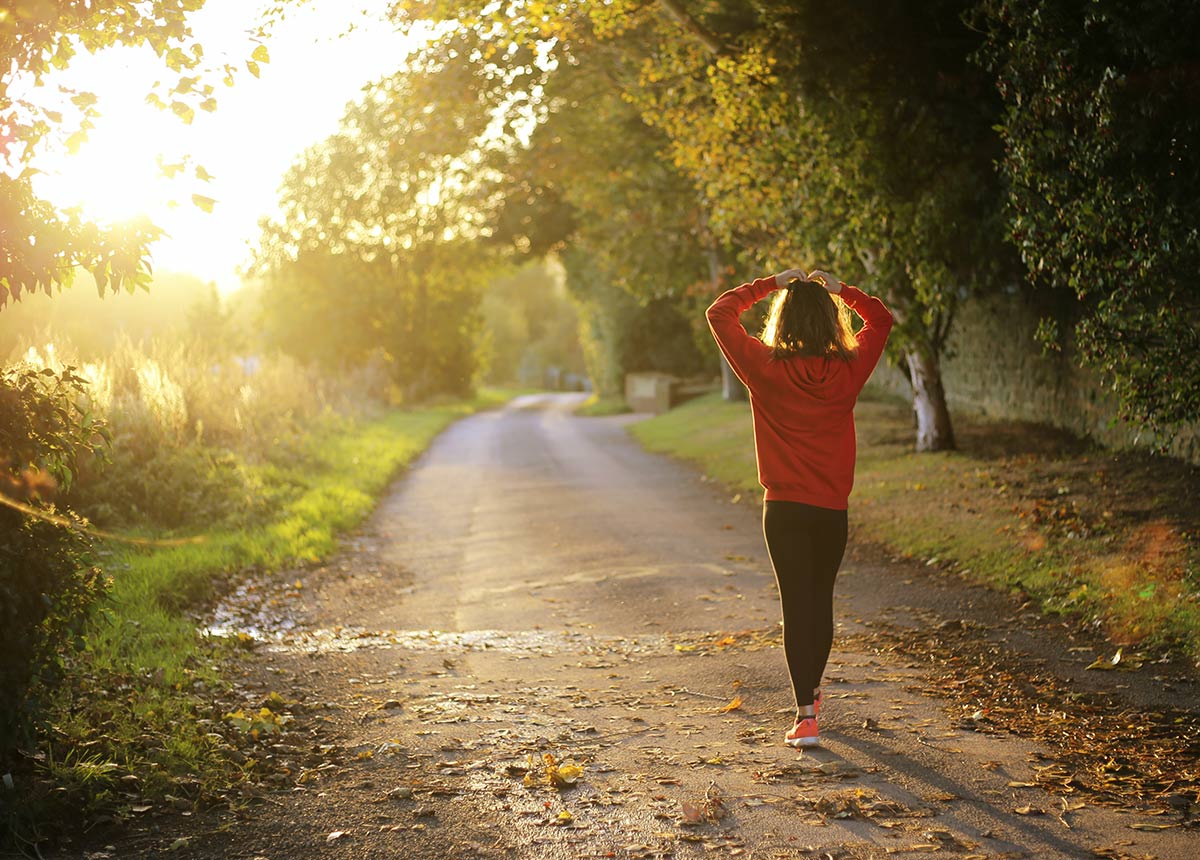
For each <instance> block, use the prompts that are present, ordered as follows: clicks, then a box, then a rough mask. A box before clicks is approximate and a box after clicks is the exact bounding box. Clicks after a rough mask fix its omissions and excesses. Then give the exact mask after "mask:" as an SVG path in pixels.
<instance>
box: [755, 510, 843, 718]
mask: <svg viewBox="0 0 1200 860" xmlns="http://www.w3.org/2000/svg"><path fill="white" fill-rule="evenodd" d="M846 528H847V520H846V512H845V511H835V510H831V509H830V508H818V507H814V506H813V505H805V504H801V503H800V502H777V501H770V502H767V503H766V504H765V505H764V506H763V535H764V536H765V537H766V539H767V552H768V553H769V554H770V556H771V566H772V567H774V568H775V581H776V582H778V583H779V602H780V604H781V606H782V607H783V653H784V656H785V657H786V658H787V665H788V673H789V674H790V675H791V676H792V692H793V693H794V694H795V696H796V706H797V708H799V707H802V706H804V705H811V704H812V703H813V690H814V689H815V688H816V687H819V686H820V685H821V676H822V675H824V674H825V664H826V662H828V660H829V651H830V649H831V648H832V647H833V583H834V581H835V580H836V579H837V572H838V567H839V566H840V565H841V563H842V555H843V554H844V553H845V551H846Z"/></svg>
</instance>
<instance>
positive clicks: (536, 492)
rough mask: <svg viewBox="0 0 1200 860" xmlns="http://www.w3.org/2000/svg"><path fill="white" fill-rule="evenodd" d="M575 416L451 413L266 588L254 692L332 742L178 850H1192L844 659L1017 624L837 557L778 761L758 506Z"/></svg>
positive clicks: (916, 578)
mask: <svg viewBox="0 0 1200 860" xmlns="http://www.w3.org/2000/svg"><path fill="white" fill-rule="evenodd" d="M576 402H577V399H575V398H572V397H570V396H550V395H544V396H533V397H526V398H522V399H519V400H517V401H514V402H513V403H512V404H511V405H510V406H509V407H508V408H506V409H503V410H500V411H495V412H490V413H485V414H480V415H477V416H475V417H472V418H469V419H466V420H463V421H461V422H459V423H457V424H455V425H454V426H452V427H451V428H450V429H449V430H448V431H447V432H446V433H445V434H443V435H442V436H441V437H440V438H439V439H438V440H437V441H436V443H435V444H434V445H433V447H432V448H431V449H430V450H429V451H428V452H427V453H426V455H425V456H423V457H422V458H421V459H420V460H419V461H418V462H417V463H416V464H415V465H414V467H413V468H412V469H411V470H410V472H409V473H408V474H407V475H406V476H405V477H403V478H402V479H401V480H400V481H399V482H398V483H397V485H396V486H395V488H394V490H393V492H392V493H391V494H390V495H389V496H388V497H387V499H386V500H385V501H384V502H383V504H382V505H381V506H380V508H379V509H378V511H377V513H376V514H375V516H374V517H373V518H372V519H371V521H370V522H369V523H368V524H367V526H366V527H365V528H364V529H363V530H362V531H361V532H359V533H358V534H356V535H355V536H354V537H352V538H351V539H350V540H349V541H348V542H347V545H346V548H345V550H344V552H343V553H342V554H341V555H340V556H339V557H338V558H336V559H334V560H333V561H332V562H331V563H330V564H329V565H328V566H326V567H325V568H323V569H321V570H319V571H312V572H309V573H306V574H304V576H305V577H306V581H305V582H304V583H303V588H302V589H300V590H299V593H298V595H297V594H296V593H293V594H291V595H290V596H287V595H283V596H281V597H280V598H279V599H280V600H282V601H283V602H284V605H286V606H287V607H289V609H288V611H289V612H291V613H293V614H294V615H295V618H296V620H297V622H298V623H297V625H296V626H295V627H294V628H293V629H291V630H289V631H287V632H286V633H284V634H282V635H280V636H277V637H276V638H275V639H273V640H272V641H271V643H270V644H268V645H266V646H264V647H263V648H262V649H261V650H260V652H259V654H258V655H257V657H256V660H257V662H256V663H254V664H252V665H251V666H250V668H249V674H248V677H247V680H246V684H247V688H248V689H258V690H259V691H260V692H261V691H263V690H265V689H266V688H267V687H270V688H272V689H276V690H278V691H280V692H281V693H283V694H284V695H285V697H289V698H299V699H301V700H302V702H303V703H304V705H305V709H304V711H303V712H302V713H301V714H300V717H301V720H302V722H306V723H307V724H312V725H316V726H318V727H320V731H321V735H320V736H319V737H317V738H316V739H315V741H314V742H315V743H319V742H322V741H325V742H328V740H329V739H330V738H332V739H333V740H334V741H335V742H336V744H335V745H333V746H329V745H326V746H324V747H319V746H318V747H313V748H310V749H308V750H305V749H302V748H300V747H298V746H293V747H285V748H284V749H282V750H276V751H275V754H276V755H277V756H291V758H292V759H294V761H291V760H289V762H288V764H289V765H290V768H289V769H290V770H291V772H292V773H291V777H290V778H289V780H287V781H285V783H284V784H281V786H280V788H281V790H280V791H279V792H278V793H275V794H272V795H270V796H268V798H267V800H266V802H265V803H263V804H261V805H257V806H253V807H250V808H249V809H247V810H245V811H244V812H242V813H240V814H239V815H237V816H226V817H225V818H223V819H219V820H214V821H211V822H209V825H207V829H205V830H203V831H202V832H199V833H194V834H193V835H192V838H191V841H190V842H189V844H188V845H187V847H185V848H182V849H180V850H179V851H177V852H176V855H177V856H195V857H204V858H208V857H214V858H215V857H246V858H268V860H282V858H308V857H363V858H366V857H409V858H461V857H497V858H504V857H529V858H576V857H617V858H650V857H667V856H671V857H677V858H691V857H700V856H704V857H709V856H735V857H736V856H741V857H757V858H768V857H831V858H839V857H840V858H867V857H875V858H883V857H886V856H892V855H897V856H901V857H912V858H921V857H926V856H929V857H935V856H936V857H945V856H946V855H947V854H951V855H954V856H958V857H976V858H979V857H988V858H999V857H1031V858H1039V860H1042V858H1046V860H1048V858H1077V857H1091V856H1097V855H1095V854H1094V853H1093V852H1094V851H1097V850H1103V851H1107V852H1108V853H1107V854H1101V855H1099V856H1109V857H1114V858H1115V857H1142V856H1145V855H1149V854H1153V855H1154V856H1156V857H1157V858H1161V860H1170V858H1180V860H1183V858H1189V860H1190V858H1193V857H1195V856H1196V847H1197V843H1196V841H1195V835H1194V832H1193V831H1187V830H1183V829H1179V828H1171V829H1166V830H1163V831H1161V832H1146V831H1142V830H1136V829H1133V828H1131V827H1130V825H1131V824H1134V823H1137V822H1142V823H1149V824H1151V825H1152V824H1154V823H1156V822H1158V823H1162V822H1165V821H1166V820H1165V819H1163V818H1162V817H1158V818H1152V817H1149V816H1145V815H1132V814H1125V813H1121V812H1119V811H1117V810H1113V809H1111V808H1107V807H1102V806H1098V805H1095V804H1093V803H1091V802H1088V801H1083V802H1080V801H1078V800H1077V799H1075V798H1067V799H1066V802H1065V803H1064V798H1063V797H1061V796H1058V795H1051V794H1048V793H1047V792H1045V791H1043V790H1042V789H1041V788H1037V787H1030V786H1022V785H1019V783H1028V782H1032V781H1034V769H1035V768H1037V767H1039V766H1042V765H1043V763H1044V762H1046V761H1052V760H1053V751H1048V750H1045V749H1041V748H1038V747H1037V746H1036V745H1034V744H1033V743H1031V742H1029V741H1027V740H1022V739H1019V738H1016V737H1013V736H1011V735H1009V734H1008V733H1006V732H1003V731H999V732H993V733H985V732H978V731H969V730H967V729H964V728H963V727H962V725H963V724H962V720H961V717H962V715H961V714H955V713H954V712H953V711H952V710H951V708H950V706H948V705H946V704H945V703H944V702H943V701H941V700H939V699H934V698H930V697H927V696H925V695H923V693H922V690H923V689H924V688H926V687H928V685H929V681H928V675H927V667H925V666H923V665H921V664H920V663H919V662H913V661H907V662H905V661H902V660H900V659H895V658H889V657H888V656H887V655H880V654H877V653H872V652H871V651H869V650H868V649H867V648H865V647H861V646H862V644H863V643H864V642H865V641H867V640H865V639H864V638H863V636H864V634H869V632H870V631H871V630H872V629H873V627H874V626H875V625H878V624H880V623H881V622H883V621H887V620H890V621H891V622H894V623H897V624H900V625H912V624H935V623H937V622H938V620H939V619H940V618H942V617H946V616H948V615H951V614H952V613H958V614H961V613H975V614H982V615H988V614H989V613H997V612H999V613H1003V612H1011V611H1012V604H1010V603H1008V602H1006V600H1005V599H1003V598H998V597H995V596H992V595H989V594H987V593H985V592H981V591H978V590H972V589H969V588H966V587H964V586H961V585H959V584H957V583H956V582H954V581H951V580H948V579H944V578H943V579H938V578H936V577H932V578H925V579H922V578H920V575H919V574H914V573H913V572H912V571H911V570H907V569H906V570H901V569H900V568H893V567H889V566H887V565H885V564H880V563H878V562H873V561H870V560H862V559H861V558H860V559H859V560H855V558H853V557H852V558H851V559H850V560H849V561H848V562H847V565H846V567H845V569H844V574H843V578H842V580H841V582H840V592H839V597H838V611H839V628H840V631H841V635H842V636H843V637H844V638H843V642H848V643H850V644H851V645H853V646H854V648H859V650H857V651H856V650H854V648H846V647H838V646H835V648H837V650H835V653H834V655H833V660H832V662H831V665H830V670H829V681H828V683H827V686H826V689H827V694H828V698H827V701H828V706H827V709H826V711H825V713H824V715H823V716H824V717H825V719H824V720H823V727H822V734H823V738H824V741H825V743H824V746H823V748H822V749H820V750H815V751H808V752H805V753H803V754H798V753H797V752H795V751H793V750H790V749H788V748H787V747H785V746H783V745H782V744H781V743H780V737H781V735H782V733H783V732H784V731H785V730H786V728H787V727H788V716H787V714H786V711H787V707H788V690H787V683H786V675H785V672H784V664H783V660H782V656H781V654H780V653H779V650H778V648H776V647H772V646H771V644H770V640H771V637H772V635H773V634H774V632H775V625H776V621H777V618H778V612H777V606H776V594H775V590H774V585H773V582H772V579H771V576H770V572H769V566H768V564H767V561H766V558H765V553H764V551H763V548H762V539H761V536H760V532H759V522H758V512H757V511H756V510H755V509H754V508H753V507H751V506H749V505H747V504H745V503H741V504H734V503H731V500H730V499H729V498H728V494H727V493H725V492H723V491H721V489H720V488H718V487H716V486H714V485H713V484H711V483H708V482H706V481H704V480H703V479H702V478H701V476H699V475H698V474H697V473H696V472H695V471H694V470H692V469H690V468H689V467H687V466H684V465H681V464H678V463H675V462H672V461H670V460H667V459H665V458H661V457H656V456H652V455H648V454H646V453H644V452H643V451H642V450H641V449H640V448H638V447H637V446H636V444H635V443H633V442H632V441H631V440H630V439H629V437H628V435H627V434H626V432H625V429H624V424H625V423H627V422H628V420H630V419H629V418H628V417H626V418H615V419H582V418H576V417H574V416H573V415H572V414H571V412H570V409H571V408H572V407H573V406H574V405H575V403H576ZM291 578H293V577H289V579H288V581H290V579H291ZM268 602H271V601H268ZM953 617H957V615H954V616H953ZM992 617H993V619H994V618H995V615H994V614H993V616H992ZM726 634H740V635H735V636H732V637H731V638H730V639H728V640H726V644H725V645H722V644H720V643H719V640H720V639H722V638H723V637H725V635H726ZM1035 644H1036V643H1035ZM1051 649H1052V643H1051ZM1051 656H1053V655H1051ZM255 685H257V687H255ZM735 699H736V700H739V701H740V704H739V705H738V706H737V707H734V708H729V709H727V706H729V705H731V704H733V703H734V701H735ZM546 755H551V756H553V757H554V759H553V761H554V762H556V763H559V764H561V763H562V762H563V761H565V760H569V761H570V762H572V763H578V764H581V765H582V766H583V768H584V769H583V771H582V773H581V774H580V775H578V776H577V777H576V778H575V780H574V785H571V786H568V787H564V788H556V787H553V786H551V785H548V784H546V783H547V781H548V780H549V778H550V776H552V775H554V774H553V773H551V771H550V769H549V766H548V763H547V762H548V760H547V759H545V758H544V756H546ZM1039 756H1041V758H1039ZM531 761H532V762H533V763H535V764H536V765H537V767H536V768H535V769H534V770H533V771H529V772H527V771H528V767H529V764H530V762H531ZM557 775H559V776H561V777H565V778H567V779H568V780H569V779H570V778H571V775H572V771H571V770H570V769H569V768H567V769H565V770H560V771H558V772H557ZM527 782H528V783H530V784H528V785H527V784H526V783H527ZM172 833H173V831H171V829H170V828H169V827H168V828H167V829H166V830H165V831H163V832H162V833H160V834H157V835H155V836H153V837H146V840H147V841H144V842H143V843H142V844H141V850H143V851H145V852H147V853H148V854H153V853H154V851H157V850H160V849H161V847H162V845H164V844H166V842H167V841H168V840H169V837H171V836H172ZM339 833H341V834H343V835H337V834H339ZM155 840H157V841H155Z"/></svg>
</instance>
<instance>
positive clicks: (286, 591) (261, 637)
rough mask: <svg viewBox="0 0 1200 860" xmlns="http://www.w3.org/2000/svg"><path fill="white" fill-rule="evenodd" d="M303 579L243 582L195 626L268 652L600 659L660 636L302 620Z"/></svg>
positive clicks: (649, 644) (659, 642) (660, 644)
mask: <svg viewBox="0 0 1200 860" xmlns="http://www.w3.org/2000/svg"><path fill="white" fill-rule="evenodd" d="M304 588H305V586H304V584H303V582H302V581H301V580H299V579H296V578H295V576H294V574H292V575H286V576H280V577H276V578H273V579H270V578H268V579H265V580H264V579H260V580H257V581H250V582H246V583H244V584H243V585H241V586H239V587H238V588H236V589H235V590H233V591H232V592H230V593H229V594H227V595H226V596H225V598H224V599H222V600H221V602H220V603H219V604H217V606H216V607H215V608H214V609H213V610H212V612H211V614H210V615H209V616H208V617H207V618H206V619H205V620H204V621H203V623H202V624H201V625H200V629H201V632H202V633H204V634H206V635H209V636H217V637H222V638H227V639H240V640H243V641H253V642H255V643H258V644H259V646H260V647H261V648H263V649H264V650H267V651H272V652H283V653H300V654H321V653H339V652H341V653H346V652H352V651H361V650H365V649H378V650H393V649H394V650H404V651H416V652H438V653H444V654H462V653H469V652H482V651H499V652H504V653H507V654H516V655H519V656H530V657H533V656H553V655H559V654H570V655H572V656H574V657H591V658H593V659H594V660H600V661H603V660H604V658H606V657H612V658H624V657H630V656H633V655H639V654H648V653H661V652H663V651H664V650H670V649H671V647H672V646H671V645H670V644H669V643H668V641H667V639H666V638H665V637H663V636H656V635H648V636H645V635H639V636H637V637H635V638H626V637H621V636H608V637H602V636H595V635H592V634H591V633H587V632H581V631H571V630H558V631H551V630H467V631H444V630H379V629H369V628H364V627H355V626H349V625H347V626H335V627H319V628H312V627H307V626H305V624H304V621H303V619H304V600H303V595H304Z"/></svg>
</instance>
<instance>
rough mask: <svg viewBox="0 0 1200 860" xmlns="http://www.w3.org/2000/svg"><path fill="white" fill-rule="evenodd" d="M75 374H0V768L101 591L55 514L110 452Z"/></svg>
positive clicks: (75, 526) (71, 529)
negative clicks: (60, 498) (81, 469)
mask: <svg viewBox="0 0 1200 860" xmlns="http://www.w3.org/2000/svg"><path fill="white" fill-rule="evenodd" d="M84 386H85V380H84V379H83V378H82V377H80V376H77V375H76V374H75V373H74V370H73V368H69V367H68V368H65V369H63V370H61V371H56V370H53V369H49V368H44V369H40V370H35V369H31V368H28V367H19V368H10V369H0V502H2V503H3V504H0V690H3V691H4V695H3V696H2V697H0V761H5V760H7V759H8V758H9V756H10V755H11V753H12V751H13V749H14V748H15V746H16V745H17V743H18V742H19V741H20V739H21V736H22V733H23V731H24V730H25V729H26V728H27V727H28V726H29V724H30V722H31V720H32V719H34V718H35V717H36V714H37V710H38V695H37V693H38V691H39V690H43V689H46V684H45V683H44V682H48V681H52V680H53V679H54V677H55V675H56V674H57V670H58V669H59V668H60V667H61V665H62V661H63V653H64V649H65V648H66V647H69V643H71V642H72V641H78V639H79V635H80V632H81V627H82V624H83V622H84V621H85V619H86V617H87V613H88V609H89V607H90V606H91V604H92V603H93V602H94V601H95V600H96V599H97V597H99V596H100V595H101V594H102V593H103V592H104V589H105V582H104V578H103V576H102V575H101V572H100V570H99V569H98V568H96V567H93V566H91V565H89V564H88V562H87V560H86V559H87V555H88V550H89V543H88V539H87V537H86V536H85V534H84V533H82V532H81V531H79V527H80V526H82V525H84V522H83V521H82V520H80V519H79V518H78V517H76V516H75V515H74V514H73V513H71V512H70V511H63V510H58V509H57V508H56V507H55V505H54V502H53V499H54V496H55V494H56V492H57V491H58V490H59V489H60V488H62V487H69V486H70V484H71V481H72V479H73V478H74V475H75V472H76V470H77V468H78V465H79V462H80V460H81V459H83V458H86V457H90V456H92V455H95V454H101V453H102V452H103V451H104V448H105V446H106V444H107V437H106V435H105V432H104V428H103V426H102V424H100V422H99V421H98V420H97V419H96V418H95V417H94V416H93V415H92V414H91V413H90V412H89V411H87V410H86V409H85V408H84V407H83V406H81V395H82V392H83V390H84Z"/></svg>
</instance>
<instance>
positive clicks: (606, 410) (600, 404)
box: [575, 393, 632, 418]
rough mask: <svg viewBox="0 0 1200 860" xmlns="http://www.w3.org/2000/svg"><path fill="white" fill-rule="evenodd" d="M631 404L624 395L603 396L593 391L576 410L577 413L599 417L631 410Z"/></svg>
mask: <svg viewBox="0 0 1200 860" xmlns="http://www.w3.org/2000/svg"><path fill="white" fill-rule="evenodd" d="M630 411H632V410H630V408H629V404H628V403H626V402H625V398H624V397H601V396H600V395H599V394H595V393H593V394H592V395H591V396H590V397H589V398H588V399H587V400H585V401H583V403H581V404H580V405H579V408H578V409H576V410H575V414H576V415H583V416H586V417H591V418H598V417H601V416H604V415H622V414H624V413H626V412H630Z"/></svg>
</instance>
